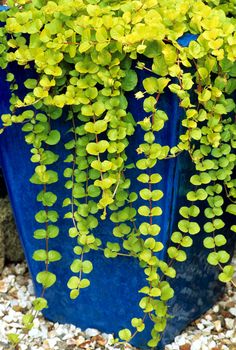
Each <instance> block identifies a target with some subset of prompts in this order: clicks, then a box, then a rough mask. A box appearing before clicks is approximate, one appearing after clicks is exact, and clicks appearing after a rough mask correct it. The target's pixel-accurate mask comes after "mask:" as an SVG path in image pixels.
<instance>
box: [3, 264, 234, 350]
mask: <svg viewBox="0 0 236 350" xmlns="http://www.w3.org/2000/svg"><path fill="white" fill-rule="evenodd" d="M33 299H34V296H33V285H32V281H31V279H30V278H29V274H28V272H27V267H26V264H25V263H22V264H17V265H14V264H12V265H8V266H6V267H5V268H4V271H3V273H2V275H1V276H0V349H4V350H6V349H9V345H7V337H6V334H7V333H9V332H10V333H15V332H17V331H19V328H21V326H20V323H19V320H20V319H21V317H22V313H24V312H25V311H27V310H28V309H29V308H30V305H31V302H32V300H33ZM112 339H113V336H112V335H111V334H105V333H100V332H99V331H98V330H96V329H91V328H88V329H86V330H85V331H84V332H82V331H81V329H80V328H76V327H75V326H72V325H61V324H58V323H55V324H53V323H51V322H49V321H46V320H45V319H44V318H43V316H41V315H40V316H38V317H37V318H36V320H35V327H34V328H33V329H31V330H30V332H29V334H28V335H27V336H26V337H25V339H24V344H22V345H20V346H19V347H18V350H52V349H55V350H72V349H73V350H77V349H82V350H83V349H85V350H86V349H92V350H93V349H96V350H103V349H106V350H113V349H114V347H113V346H111V345H110V343H111V340H112ZM127 348H129V349H130V348H131V346H127ZM165 350H236V290H234V291H233V290H232V288H231V286H228V287H227V292H226V294H225V296H224V298H223V299H222V300H221V301H219V303H218V304H216V305H215V306H214V307H213V308H212V309H211V310H209V311H208V312H207V313H206V314H205V315H203V317H202V318H201V319H198V320H196V321H195V322H193V323H192V324H191V325H190V326H189V327H188V328H187V329H186V330H185V331H184V332H183V333H182V334H181V335H179V336H178V337H176V338H175V341H174V342H173V343H172V344H169V345H166V347H165Z"/></svg>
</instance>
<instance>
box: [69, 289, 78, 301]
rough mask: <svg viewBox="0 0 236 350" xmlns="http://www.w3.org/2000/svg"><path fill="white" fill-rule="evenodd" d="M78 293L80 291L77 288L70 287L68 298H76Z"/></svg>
mask: <svg viewBox="0 0 236 350" xmlns="http://www.w3.org/2000/svg"><path fill="white" fill-rule="evenodd" d="M79 293H80V291H79V289H72V290H71V291H70V298H71V299H73V300H74V299H76V298H78V296H79Z"/></svg>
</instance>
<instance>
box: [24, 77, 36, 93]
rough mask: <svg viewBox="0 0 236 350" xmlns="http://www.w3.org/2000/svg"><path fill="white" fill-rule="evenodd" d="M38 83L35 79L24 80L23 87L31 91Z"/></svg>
mask: <svg viewBox="0 0 236 350" xmlns="http://www.w3.org/2000/svg"><path fill="white" fill-rule="evenodd" d="M37 84H38V82H37V80H36V79H26V80H25V82H24V85H25V87H26V88H27V89H31V90H33V89H34V88H35V87H36V86H37Z"/></svg>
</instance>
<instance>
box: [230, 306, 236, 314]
mask: <svg viewBox="0 0 236 350" xmlns="http://www.w3.org/2000/svg"><path fill="white" fill-rule="evenodd" d="M229 312H230V313H231V314H232V315H233V316H236V307H231V308H230V309H229Z"/></svg>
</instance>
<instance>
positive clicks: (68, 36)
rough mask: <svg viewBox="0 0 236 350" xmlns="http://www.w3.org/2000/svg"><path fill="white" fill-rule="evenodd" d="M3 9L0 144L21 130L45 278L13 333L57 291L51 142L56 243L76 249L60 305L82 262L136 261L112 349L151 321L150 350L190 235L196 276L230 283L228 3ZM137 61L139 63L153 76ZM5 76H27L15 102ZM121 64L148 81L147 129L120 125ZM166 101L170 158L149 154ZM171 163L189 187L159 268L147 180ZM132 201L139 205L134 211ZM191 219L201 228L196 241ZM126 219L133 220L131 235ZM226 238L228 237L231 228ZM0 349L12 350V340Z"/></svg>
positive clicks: (68, 2) (235, 41) (155, 209)
mask: <svg viewBox="0 0 236 350" xmlns="http://www.w3.org/2000/svg"><path fill="white" fill-rule="evenodd" d="M8 5H9V7H10V9H9V10H8V11H6V12H3V13H1V14H0V17H1V18H0V19H1V21H2V22H5V26H4V27H3V28H0V36H1V45H0V50H1V55H0V66H1V67H2V68H3V69H6V70H7V71H8V74H7V80H8V81H9V82H10V84H11V91H12V95H11V99H10V103H11V108H10V111H11V113H9V114H4V115H2V122H3V129H2V131H3V130H4V128H6V127H9V126H12V125H13V124H16V123H21V124H22V130H23V131H24V132H25V141H26V143H27V144H29V145H30V146H31V161H32V162H33V163H34V164H35V172H34V174H32V177H31V179H30V181H31V182H32V183H33V184H36V185H37V186H38V188H39V193H38V196H37V200H38V201H39V202H40V203H41V206H42V210H40V211H39V212H38V213H36V214H35V220H36V221H37V222H38V223H39V224H40V225H41V228H40V229H37V230H36V231H35V232H34V238H35V239H36V240H44V241H45V249H36V251H35V252H34V254H33V258H34V259H35V260H36V261H40V262H44V263H45V269H44V270H42V271H41V272H39V273H38V275H37V282H38V283H39V284H41V285H42V295H41V297H40V298H37V299H36V300H35V302H34V311H33V312H32V313H31V314H27V315H25V317H24V319H23V325H24V328H25V331H27V330H29V329H30V328H31V327H32V326H33V319H34V317H35V315H36V314H37V312H39V311H41V310H42V309H43V308H45V307H47V301H46V300H45V298H44V293H45V290H46V289H47V288H50V287H51V286H52V285H53V284H54V283H56V275H55V274H54V273H52V272H50V267H51V264H54V263H55V264H56V262H57V261H58V260H60V259H61V253H60V252H58V251H55V250H51V249H50V241H51V239H54V238H55V237H57V236H58V235H59V234H60V232H59V231H60V227H59V226H58V224H57V221H58V219H59V215H58V213H57V211H56V210H55V209H54V205H55V203H57V201H58V198H57V193H54V192H53V191H51V190H50V185H51V184H54V183H57V182H58V174H57V172H56V171H55V170H51V165H52V164H54V163H55V164H56V162H57V161H58V158H59V156H58V154H57V153H56V151H55V152H54V151H53V146H54V145H57V144H60V143H62V142H63V144H64V147H65V149H66V150H67V154H68V155H67V157H66V159H64V162H65V163H66V165H67V166H66V169H65V171H64V179H65V181H64V185H65V187H66V189H67V190H68V195H67V197H66V198H63V202H62V203H61V205H62V206H63V207H65V208H67V213H66V215H65V219H66V220H69V221H70V223H71V227H70V229H69V232H68V234H69V236H70V237H71V238H73V241H74V242H76V244H75V246H74V254H75V259H74V261H72V262H71V275H70V276H68V284H67V286H68V292H69V293H70V297H71V298H72V299H76V298H77V297H79V294H80V290H81V289H82V288H87V287H89V285H90V281H89V274H90V273H91V272H92V270H93V268H96V267H93V265H92V263H91V262H90V261H89V260H88V259H87V258H86V254H87V253H88V252H90V251H91V250H96V251H101V253H103V254H104V255H105V257H106V258H116V257H119V256H128V257H130V259H131V263H132V259H138V261H139V263H140V267H141V268H142V269H143V271H144V274H145V276H146V284H145V285H144V286H143V288H142V289H141V290H140V291H139V292H140V294H141V298H140V304H139V305H140V308H141V309H142V311H143V317H142V318H133V319H132V321H131V327H130V329H123V330H121V331H120V332H119V337H120V339H121V340H123V341H125V342H126V341H132V339H133V337H134V336H135V335H136V334H137V333H138V332H142V331H143V330H144V328H145V321H146V319H147V318H150V319H151V320H152V321H153V329H152V331H151V334H150V341H149V342H148V346H150V347H156V346H157V345H158V343H159V341H160V339H161V336H162V333H163V332H164V330H165V327H166V323H167V321H168V318H169V317H171V310H168V307H167V304H168V300H170V299H171V298H172V297H173V295H174V290H173V288H172V287H171V279H173V278H175V277H176V270H175V262H184V261H185V260H186V259H187V248H189V247H190V246H191V245H192V244H193V241H194V236H195V235H197V234H199V233H200V232H202V234H203V244H204V246H205V247H206V248H207V249H209V255H208V262H209V264H211V265H216V266H218V267H219V268H220V274H219V279H220V280H221V281H222V282H229V281H232V277H233V273H234V268H233V266H231V265H230V263H229V261H230V256H229V254H228V253H227V252H226V251H225V250H224V246H225V244H226V242H227V241H226V238H225V236H224V226H225V221H224V220H225V216H224V213H225V212H227V213H228V214H229V215H236V179H235V163H236V155H235V148H236V124H235V112H236V107H235V102H234V100H233V99H232V94H234V92H235V90H236V79H235V77H236V64H235V58H236V31H235V23H236V20H235V19H234V17H235V16H234V14H235V0H231V1H223V0H222V1H220V0H209V1H202V0H197V1H196V0H189V1H186V0H169V1H166V0H137V1H130V0H124V1H120V2H117V1H108V0H103V1H101V0H54V1H46V0H31V1H30V0H18V1H17V2H15V1H14V0H8ZM184 33H192V34H197V35H198V38H197V40H196V41H192V42H191V43H190V45H189V47H182V46H181V45H180V44H178V42H177V39H178V38H180V37H181V36H182V35H183V34H184ZM143 58H148V59H149V60H150V62H151V66H150V67H151V68H150V67H146V65H145V63H144V62H143V61H144V60H143ZM11 62H15V63H17V64H18V65H19V66H21V67H23V68H24V69H25V70H28V69H30V70H32V68H33V69H34V70H35V72H36V73H37V74H36V78H34V79H33V78H31V79H26V80H25V82H24V85H25V87H26V89H27V92H26V93H25V96H23V97H22V95H20V93H19V90H20V86H18V84H17V81H16V80H15V77H14V74H13V73H12V71H11V65H9V63H11ZM133 62H135V64H136V66H137V68H139V69H142V70H148V71H151V72H152V73H153V76H152V77H149V78H146V79H144V81H143V82H142V83H143V88H142V90H141V91H139V92H137V93H136V95H135V96H136V98H137V99H140V98H141V99H143V110H144V112H145V113H144V114H145V115H146V116H145V118H143V119H142V120H141V121H139V122H138V123H136V122H135V120H140V118H139V116H138V115H137V116H136V115H134V116H132V115H131V114H130V113H128V112H127V106H128V101H127V99H126V92H129V91H131V92H132V91H133V90H134V89H135V87H136V85H137V74H136V72H135V71H134V69H133V68H132V67H133V65H132V64H133ZM168 90H170V91H171V92H172V93H174V94H175V95H176V96H177V97H178V98H179V104H180V106H181V107H182V109H183V114H182V118H181V123H182V132H181V135H180V136H179V141H178V143H177V144H176V145H175V146H174V147H170V146H169V145H161V144H159V142H158V139H159V137H158V136H159V135H158V133H159V131H160V130H162V129H163V128H165V123H166V121H167V120H168V119H169V116H168V115H167V114H166V113H165V112H164V111H163V110H160V109H159V106H158V101H159V98H160V96H161V94H163V93H165V92H166V91H168ZM59 118H60V119H61V120H63V123H66V125H68V133H67V136H68V135H69V139H68V141H67V142H66V143H65V142H64V141H63V140H64V135H61V134H60V131H59V130H57V129H56V128H54V127H53V125H54V120H57V119H59ZM139 128H141V129H142V130H143V133H144V139H143V142H142V143H141V144H140V145H139V147H138V148H137V154H139V158H138V160H137V162H136V164H130V160H129V159H128V157H127V155H126V148H127V147H128V145H129V137H130V136H131V135H133V134H134V132H135V130H136V129H139ZM181 153H187V154H188V155H189V160H190V161H192V163H193V165H194V168H195V173H194V175H193V176H191V178H190V183H191V185H192V189H191V191H190V192H188V193H187V195H186V203H185V206H183V207H181V208H179V214H180V217H181V219H180V221H179V223H178V227H176V231H175V232H173V233H172V235H171V244H170V245H169V246H168V250H167V252H168V257H169V258H168V260H167V261H163V260H161V259H160V255H159V254H158V253H159V252H160V251H162V250H163V249H164V248H165V247H164V246H163V244H162V243H161V241H160V240H159V238H158V235H159V233H160V232H161V229H162V227H160V226H158V225H157V224H155V218H156V217H158V216H161V215H162V209H161V207H160V205H159V201H160V200H161V198H162V197H164V198H165V193H163V192H162V191H161V190H159V189H158V184H159V183H160V182H161V181H162V177H161V175H160V174H159V173H157V172H156V171H155V166H156V164H158V163H159V162H163V161H165V160H166V159H169V158H173V157H177V156H178V155H179V154H181ZM132 167H136V168H137V169H138V170H139V176H138V178H137V179H138V181H139V182H140V184H141V186H142V189H141V190H140V192H139V193H134V192H131V190H130V184H131V181H130V179H129V177H128V175H127V172H126V169H129V168H132ZM60 181H61V180H60ZM60 186H62V184H61V183H60ZM140 198H141V199H142V200H143V203H144V204H143V205H142V206H140V207H138V208H137V206H135V202H136V201H137V200H138V199H140ZM203 203H204V204H203ZM135 208H136V209H135ZM201 208H204V209H201ZM200 215H205V218H206V220H205V224H204V226H203V227H201V226H200V223H199V220H198V218H199V217H200ZM137 217H139V218H140V217H141V218H142V219H143V220H142V223H141V224H140V225H137V224H136V218H137ZM98 218H99V220H105V219H106V220H111V221H112V222H113V223H114V229H113V235H114V237H116V238H119V243H114V242H110V241H108V242H107V244H106V245H105V246H104V245H103V244H102V242H101V240H100V239H99V238H97V237H96V232H97V227H98V225H99V220H98ZM231 230H232V231H233V232H236V225H232V227H231ZM68 275H69V272H68ZM167 277H169V278H170V279H169V278H168V281H167V279H166V278H167ZM232 283H234V282H233V281H232ZM23 337H24V336H23ZM9 340H11V341H12V343H13V344H17V343H19V341H20V340H21V338H20V337H19V335H14V334H10V335H9Z"/></svg>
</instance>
